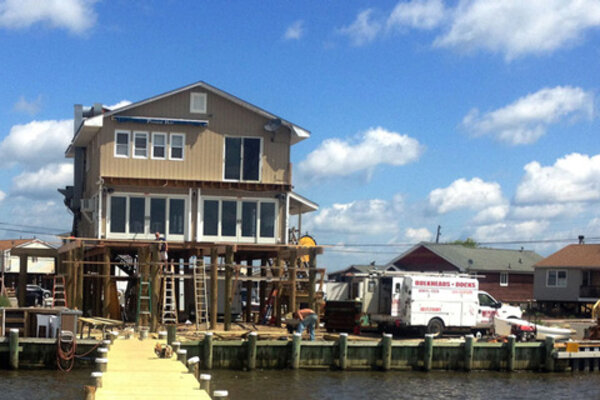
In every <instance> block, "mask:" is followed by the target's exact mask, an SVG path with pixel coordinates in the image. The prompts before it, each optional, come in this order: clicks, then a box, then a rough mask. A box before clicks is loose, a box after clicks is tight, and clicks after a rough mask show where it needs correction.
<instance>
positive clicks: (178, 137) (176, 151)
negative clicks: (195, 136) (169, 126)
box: [169, 133, 185, 160]
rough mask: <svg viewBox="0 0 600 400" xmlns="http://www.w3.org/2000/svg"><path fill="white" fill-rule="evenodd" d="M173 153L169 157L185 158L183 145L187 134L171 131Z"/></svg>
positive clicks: (172, 158) (175, 158) (173, 158)
mask: <svg viewBox="0 0 600 400" xmlns="http://www.w3.org/2000/svg"><path fill="white" fill-rule="evenodd" d="M170 144H171V153H170V155H169V159H171V160H183V147H184V146H185V135H184V134H183V133H171V143H170Z"/></svg>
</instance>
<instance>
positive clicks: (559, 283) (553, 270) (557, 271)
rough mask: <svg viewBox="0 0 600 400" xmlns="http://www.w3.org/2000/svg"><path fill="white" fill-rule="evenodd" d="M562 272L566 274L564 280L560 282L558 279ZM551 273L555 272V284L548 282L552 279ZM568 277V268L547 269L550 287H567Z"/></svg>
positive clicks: (547, 285)
mask: <svg viewBox="0 0 600 400" xmlns="http://www.w3.org/2000/svg"><path fill="white" fill-rule="evenodd" d="M561 272H564V274H565V279H564V281H562V282H560V281H559V279H558V275H559V273H561ZM551 273H554V274H555V281H554V282H555V284H554V285H550V284H549V282H548V281H549V279H550V274H551ZM568 279H569V275H568V273H567V270H566V269H549V270H547V271H546V287H549V288H565V287H567V281H568Z"/></svg>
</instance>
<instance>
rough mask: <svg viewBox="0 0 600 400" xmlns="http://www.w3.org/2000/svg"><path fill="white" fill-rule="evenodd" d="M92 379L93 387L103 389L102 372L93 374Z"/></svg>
mask: <svg viewBox="0 0 600 400" xmlns="http://www.w3.org/2000/svg"><path fill="white" fill-rule="evenodd" d="M91 378H92V386H95V387H97V388H101V387H102V372H92V375H91Z"/></svg>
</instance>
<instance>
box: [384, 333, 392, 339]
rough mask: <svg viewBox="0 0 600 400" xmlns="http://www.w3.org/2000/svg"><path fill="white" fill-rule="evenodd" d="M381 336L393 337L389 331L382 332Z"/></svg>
mask: <svg viewBox="0 0 600 400" xmlns="http://www.w3.org/2000/svg"><path fill="white" fill-rule="evenodd" d="M383 337H388V338H391V337H393V335H392V334H391V333H384V334H383Z"/></svg>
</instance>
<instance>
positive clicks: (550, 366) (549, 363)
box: [544, 336, 554, 372]
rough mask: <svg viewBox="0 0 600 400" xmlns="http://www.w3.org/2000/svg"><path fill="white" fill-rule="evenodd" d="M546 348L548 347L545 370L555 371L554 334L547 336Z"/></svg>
mask: <svg viewBox="0 0 600 400" xmlns="http://www.w3.org/2000/svg"><path fill="white" fill-rule="evenodd" d="M545 344H546V345H545V348H546V352H545V353H546V355H545V357H546V360H545V363H544V370H545V371H546V372H554V357H553V353H554V337H552V336H547V337H546V342H545Z"/></svg>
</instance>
